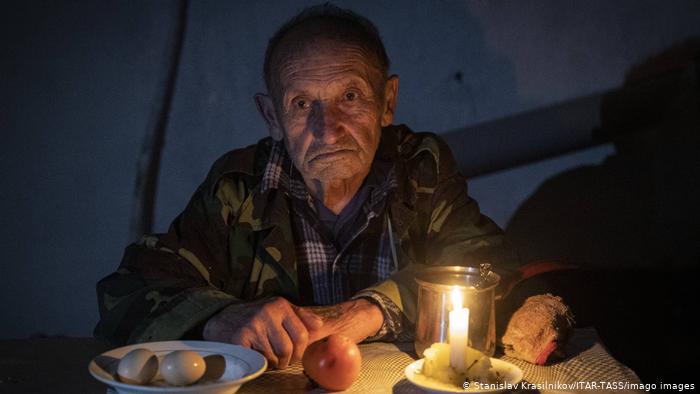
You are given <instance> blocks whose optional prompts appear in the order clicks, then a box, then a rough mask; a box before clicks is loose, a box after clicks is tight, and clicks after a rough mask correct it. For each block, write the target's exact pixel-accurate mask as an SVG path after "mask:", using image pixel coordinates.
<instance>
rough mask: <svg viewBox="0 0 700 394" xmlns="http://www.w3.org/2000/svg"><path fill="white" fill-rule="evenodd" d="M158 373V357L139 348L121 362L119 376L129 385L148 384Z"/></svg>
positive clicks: (118, 368)
mask: <svg viewBox="0 0 700 394" xmlns="http://www.w3.org/2000/svg"><path fill="white" fill-rule="evenodd" d="M157 372H158V357H156V355H155V354H154V353H153V352H152V351H150V350H148V349H142V348H137V349H134V350H132V351H130V352H129V353H127V354H126V355H124V357H122V358H121V360H119V366H118V367H117V376H119V380H121V381H122V382H124V383H128V384H148V383H150V382H151V380H153V377H154V376H156V373H157Z"/></svg>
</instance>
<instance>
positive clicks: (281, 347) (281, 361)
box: [268, 330, 294, 369]
mask: <svg viewBox="0 0 700 394" xmlns="http://www.w3.org/2000/svg"><path fill="white" fill-rule="evenodd" d="M268 338H269V341H270V344H271V345H272V350H273V351H274V352H275V355H276V356H277V365H276V367H277V368H279V369H284V368H287V366H288V365H289V360H290V359H291V358H292V352H293V350H294V346H293V345H292V341H291V340H290V339H289V335H287V332H286V331H284V330H281V331H278V330H275V331H274V332H271V333H270V334H269V337H268Z"/></svg>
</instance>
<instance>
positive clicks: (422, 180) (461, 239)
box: [365, 136, 518, 340]
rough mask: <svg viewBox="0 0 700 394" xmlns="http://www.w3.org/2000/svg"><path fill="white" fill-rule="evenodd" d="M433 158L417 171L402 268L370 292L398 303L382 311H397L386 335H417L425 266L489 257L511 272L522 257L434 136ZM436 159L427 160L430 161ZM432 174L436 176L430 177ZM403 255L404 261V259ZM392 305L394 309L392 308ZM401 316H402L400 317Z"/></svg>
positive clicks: (504, 271)
mask: <svg viewBox="0 0 700 394" xmlns="http://www.w3.org/2000/svg"><path fill="white" fill-rule="evenodd" d="M429 138H431V141H430V144H429V145H430V146H431V147H432V148H433V149H431V150H426V151H432V154H431V156H430V157H428V155H427V154H426V155H424V157H422V158H421V160H422V161H423V162H422V164H421V165H420V166H418V167H419V168H422V170H421V171H422V174H425V173H426V171H425V168H432V169H433V171H429V172H430V173H431V174H429V176H425V175H422V174H418V175H417V176H412V177H411V179H416V181H415V182H413V183H414V185H415V186H414V187H415V190H416V194H417V195H418V196H419V197H418V198H417V201H418V202H417V203H416V207H417V210H418V212H417V219H416V220H415V221H414V225H412V226H411V228H410V229H409V231H408V233H407V234H404V236H401V234H397V239H401V242H400V245H397V247H398V248H399V249H404V250H409V251H410V252H409V253H399V256H400V258H399V266H400V267H402V268H401V269H400V270H399V271H397V272H396V273H394V274H393V275H392V276H391V277H389V278H388V279H387V280H385V281H383V282H381V283H379V284H377V285H375V286H372V287H370V288H368V289H365V291H370V292H376V293H379V294H381V298H382V299H385V300H386V299H389V300H391V302H392V303H393V306H391V307H390V308H385V310H383V312H384V314H385V320H386V317H387V316H394V320H395V321H394V322H393V323H391V324H389V328H390V330H389V331H391V328H396V329H394V330H393V332H390V334H389V335H387V337H393V338H398V339H399V340H408V339H410V338H412V336H413V324H414V322H415V318H416V312H417V311H416V308H417V297H418V285H417V283H416V281H415V276H416V273H417V272H418V271H420V270H421V269H422V268H425V267H426V266H433V265H461V266H478V265H479V264H480V263H484V262H489V263H491V264H492V266H493V267H494V269H495V270H496V271H498V272H499V273H502V274H505V275H509V273H510V272H511V271H512V269H513V268H514V267H516V266H517V260H518V259H517V256H516V255H515V254H514V253H513V252H512V250H511V249H510V248H509V247H508V246H507V245H506V244H505V243H504V239H503V232H502V230H501V229H500V228H499V227H498V225H497V224H495V223H494V222H493V221H492V220H491V219H489V218H488V217H486V216H485V215H483V214H482V213H481V211H480V210H479V206H478V204H477V202H476V201H475V200H474V199H472V198H471V197H470V196H469V194H468V192H467V183H466V179H465V178H464V177H463V176H462V175H461V174H460V173H459V171H458V169H457V165H456V163H455V161H454V159H453V157H452V154H451V152H450V150H449V148H448V147H447V146H446V145H445V144H444V143H443V142H442V140H441V139H439V137H436V136H433V137H429ZM428 159H430V160H429V161H430V162H432V163H433V165H432V167H431V165H426V164H425V163H426V160H428ZM431 177H433V180H432V181H431V180H430V178H431ZM401 258H403V260H404V261H401ZM392 309H393V310H392ZM397 315H398V317H397Z"/></svg>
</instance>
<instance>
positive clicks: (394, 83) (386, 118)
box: [382, 74, 399, 127]
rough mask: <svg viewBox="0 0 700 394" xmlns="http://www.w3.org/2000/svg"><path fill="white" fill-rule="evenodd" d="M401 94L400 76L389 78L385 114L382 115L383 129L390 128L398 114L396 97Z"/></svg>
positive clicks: (385, 89)
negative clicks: (396, 113) (395, 113)
mask: <svg viewBox="0 0 700 394" xmlns="http://www.w3.org/2000/svg"><path fill="white" fill-rule="evenodd" d="M398 94H399V76H398V75H396V74H394V75H392V76H390V77H389V79H387V81H386V85H385V87H384V112H383V113H382V127H386V126H389V125H390V124H391V122H392V121H393V120H394V112H396V97H397V95H398Z"/></svg>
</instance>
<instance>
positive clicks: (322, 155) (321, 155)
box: [309, 149, 354, 162]
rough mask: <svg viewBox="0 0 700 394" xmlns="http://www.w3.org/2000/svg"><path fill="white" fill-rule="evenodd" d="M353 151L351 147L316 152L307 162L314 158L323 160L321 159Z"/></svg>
mask: <svg viewBox="0 0 700 394" xmlns="http://www.w3.org/2000/svg"><path fill="white" fill-rule="evenodd" d="M352 152H354V151H353V150H352V149H338V150H334V151H330V152H323V153H317V154H315V155H313V156H312V157H311V160H309V162H312V161H315V160H323V159H330V158H332V157H334V156H339V155H343V154H348V153H352Z"/></svg>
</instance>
